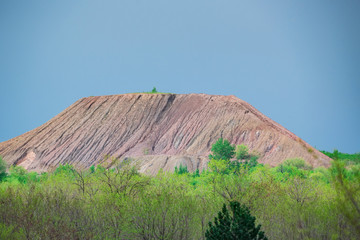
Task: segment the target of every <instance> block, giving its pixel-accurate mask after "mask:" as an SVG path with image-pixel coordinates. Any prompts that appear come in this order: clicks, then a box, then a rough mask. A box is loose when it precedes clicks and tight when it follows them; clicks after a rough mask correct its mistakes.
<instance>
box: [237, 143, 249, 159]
mask: <svg viewBox="0 0 360 240" xmlns="http://www.w3.org/2000/svg"><path fill="white" fill-rule="evenodd" d="M235 156H236V159H237V160H241V159H249V158H250V154H249V148H248V147H247V146H246V145H244V144H241V145H237V146H236V151H235Z"/></svg>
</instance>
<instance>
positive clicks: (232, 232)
mask: <svg viewBox="0 0 360 240" xmlns="http://www.w3.org/2000/svg"><path fill="white" fill-rule="evenodd" d="M230 209H231V212H232V216H230V215H229V212H228V210H227V208H226V204H224V205H223V208H222V211H220V212H219V213H218V217H215V220H214V225H213V224H212V223H211V222H209V229H208V230H206V233H205V237H206V239H207V240H218V239H224V240H233V239H239V240H252V239H267V238H266V237H265V234H264V232H262V231H260V228H261V225H258V226H257V227H255V217H253V216H251V214H250V211H249V209H248V208H247V207H246V206H245V205H240V203H239V202H236V201H233V202H230Z"/></svg>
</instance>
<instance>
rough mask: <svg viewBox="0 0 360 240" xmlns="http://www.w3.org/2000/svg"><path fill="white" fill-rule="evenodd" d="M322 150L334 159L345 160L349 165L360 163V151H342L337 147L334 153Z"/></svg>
mask: <svg viewBox="0 0 360 240" xmlns="http://www.w3.org/2000/svg"><path fill="white" fill-rule="evenodd" d="M320 152H322V153H323V154H325V155H327V156H328V157H330V158H332V159H337V160H340V161H343V162H345V164H347V165H351V164H360V153H354V154H349V153H342V152H339V151H338V150H336V149H335V150H334V151H333V152H332V153H331V152H327V151H320Z"/></svg>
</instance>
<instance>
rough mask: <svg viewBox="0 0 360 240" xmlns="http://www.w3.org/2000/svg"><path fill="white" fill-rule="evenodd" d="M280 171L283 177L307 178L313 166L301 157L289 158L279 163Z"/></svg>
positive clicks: (278, 169) (278, 168)
mask: <svg viewBox="0 0 360 240" xmlns="http://www.w3.org/2000/svg"><path fill="white" fill-rule="evenodd" d="M275 169H276V171H277V172H278V173H281V177H284V178H288V177H290V178H291V177H295V176H298V177H301V178H305V177H307V175H308V174H309V173H310V172H309V171H307V170H311V169H312V167H311V166H310V165H308V164H306V162H305V161H304V160H303V159H301V158H292V159H287V160H285V161H284V162H283V163H281V164H279V165H278V166H277V167H276V168H275Z"/></svg>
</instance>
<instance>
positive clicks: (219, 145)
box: [209, 138, 235, 160]
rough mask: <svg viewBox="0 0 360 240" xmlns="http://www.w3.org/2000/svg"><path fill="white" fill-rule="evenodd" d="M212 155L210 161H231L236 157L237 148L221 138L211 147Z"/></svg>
mask: <svg viewBox="0 0 360 240" xmlns="http://www.w3.org/2000/svg"><path fill="white" fill-rule="evenodd" d="M211 152H212V154H210V155H209V158H210V159H214V160H220V159H224V160H230V159H231V158H233V157H234V154H235V146H234V145H231V144H230V142H229V141H228V140H226V139H225V140H224V139H222V138H219V139H218V140H217V141H216V142H215V143H214V144H213V145H212V147H211Z"/></svg>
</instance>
